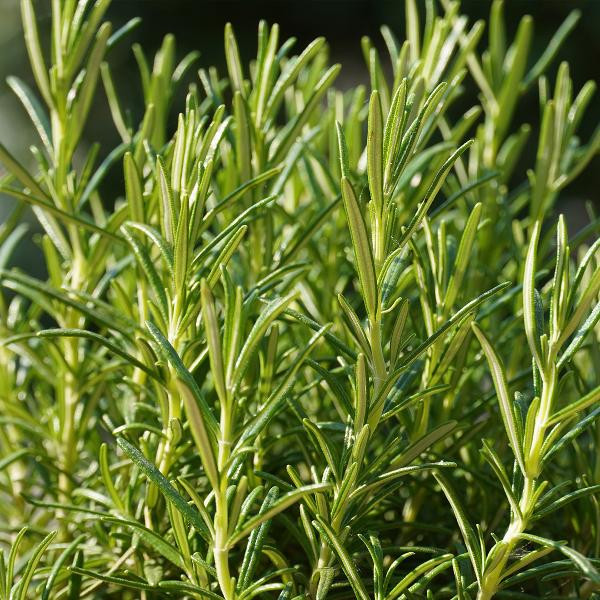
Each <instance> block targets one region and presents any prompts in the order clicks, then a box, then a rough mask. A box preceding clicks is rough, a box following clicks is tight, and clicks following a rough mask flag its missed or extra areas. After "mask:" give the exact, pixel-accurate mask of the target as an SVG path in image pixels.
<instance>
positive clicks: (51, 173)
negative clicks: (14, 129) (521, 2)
mask: <svg viewBox="0 0 600 600" xmlns="http://www.w3.org/2000/svg"><path fill="white" fill-rule="evenodd" d="M108 4H109V0H96V2H94V3H92V2H90V0H78V1H76V0H53V1H52V3H51V12H52V19H51V35H50V47H49V48H48V49H47V48H45V47H43V44H42V43H41V42H40V35H39V32H38V24H39V21H38V19H37V18H36V14H35V12H34V7H33V3H32V0H22V1H21V10H22V17H23V27H24V34H25V41H26V46H27V51H28V54H29V58H30V62H31V67H32V72H33V76H34V79H35V83H36V87H37V90H36V91H32V90H31V89H30V88H29V87H28V86H27V85H26V84H25V83H24V82H23V81H21V80H19V79H17V78H14V77H13V78H9V80H8V84H9V85H10V87H11V88H12V89H13V91H14V92H15V93H16V95H17V96H18V97H19V99H20V100H21V102H22V104H23V106H24V108H25V110H26V111H27V113H28V114H29V116H30V118H31V122H32V124H33V126H34V127H35V129H36V130H37V133H38V134H39V140H40V143H39V146H37V147H34V148H32V149H31V150H32V154H33V159H34V160H32V165H33V166H32V167H31V168H27V167H26V166H24V164H22V163H21V162H20V161H18V160H17V159H16V158H15V157H14V152H12V153H11V151H9V150H8V149H7V148H6V147H5V146H4V145H0V163H1V164H2V165H3V167H4V168H5V174H4V176H3V177H2V178H1V179H0V192H1V193H2V194H3V195H5V196H11V197H13V198H14V199H16V203H15V209H14V212H13V214H12V216H11V217H10V218H9V219H8V220H7V221H6V222H5V223H4V224H3V225H2V227H1V228H0V242H1V246H0V269H1V270H0V283H1V285H2V291H1V293H0V545H1V546H3V547H4V549H3V551H2V553H0V599H2V600H8V599H9V598H10V599H13V598H14V599H24V598H43V599H50V598H57V599H63V598H64V599H76V598H124V599H127V598H142V599H146V600H151V599H155V598H198V599H201V598H223V599H225V600H250V599H251V598H279V599H280V600H284V599H288V598H289V599H292V598H310V599H313V600H316V599H319V600H321V599H325V598H330V599H336V598H339V599H342V598H359V599H361V600H368V599H374V600H395V599H406V600H410V599H412V598H436V599H438V598H439V599H444V598H447V599H456V600H468V599H473V600H474V599H475V598H477V599H478V600H487V599H490V598H492V597H498V598H592V597H594V595H597V594H598V590H600V574H599V573H598V570H597V569H598V566H599V565H600V504H599V496H598V492H599V490H600V458H599V454H598V447H597V445H598V443H600V422H599V420H598V416H599V414H600V407H599V401H600V344H599V341H600V328H599V327H598V326H597V322H598V319H599V318H600V304H599V303H598V300H599V291H600V253H599V248H600V242H599V241H594V240H595V239H596V238H595V236H596V233H597V231H598V230H599V229H600V219H597V218H596V217H595V215H594V214H593V211H590V221H589V225H587V226H586V227H585V228H584V229H583V230H582V231H580V232H578V233H577V235H575V236H571V237H569V234H568V232H567V227H566V223H565V219H564V218H563V217H561V216H557V214H556V212H555V207H556V203H557V199H558V197H559V195H560V193H561V191H562V190H563V189H564V188H565V187H566V186H568V185H569V183H570V182H571V181H572V180H573V179H574V178H576V177H577V176H578V175H579V173H580V172H581V171H582V170H583V169H584V168H585V167H586V165H588V164H589V162H590V160H591V159H592V158H593V157H594V155H595V154H596V153H597V152H598V150H599V149H600V129H598V130H596V132H595V133H592V134H589V133H586V132H579V129H580V127H579V126H580V123H581V120H582V117H583V115H584V112H585V110H586V108H587V106H588V104H589V102H590V100H591V99H592V95H593V92H594V87H595V86H594V83H593V82H590V83H587V84H586V85H585V86H583V88H582V89H581V90H578V89H573V85H572V81H571V78H570V75H569V67H568V65H567V64H564V63H563V64H561V65H560V66H558V68H555V66H554V65H555V58H556V57H557V55H558V54H559V53H560V47H561V45H562V43H563V42H564V40H565V38H566V37H567V36H568V35H569V33H570V32H571V30H572V29H573V28H574V26H575V25H576V22H577V19H578V15H577V14H575V13H573V14H572V15H570V16H569V17H568V18H567V20H566V21H565V23H564V24H563V25H562V27H561V28H560V29H559V30H558V31H557V32H556V35H555V36H554V38H553V39H551V40H548V44H547V46H546V48H545V50H544V52H543V53H542V54H541V55H539V56H534V55H532V52H531V51H530V41H531V37H532V27H533V23H532V20H531V18H530V17H527V16H525V17H523V19H522V20H521V22H520V24H519V26H518V30H517V31H516V34H515V36H514V39H509V38H511V37H512V36H509V35H508V34H507V32H506V30H505V24H504V19H503V14H502V1H501V0H496V1H495V2H494V3H493V4H492V5H491V13H490V19H489V27H488V28H487V29H488V33H484V30H485V29H486V26H485V24H484V23H482V22H476V23H473V24H471V23H469V20H468V18H467V17H465V16H463V15H461V13H460V6H459V2H457V1H451V0H441V2H440V3H436V2H434V1H433V0H427V1H426V2H424V3H420V2H419V3H418V2H416V0H406V2H405V4H406V23H407V27H406V32H396V33H394V32H392V31H391V30H390V29H388V28H385V27H384V28H382V34H383V40H384V42H385V46H386V47H387V54H386V56H385V57H384V56H383V55H382V53H381V52H380V51H378V50H377V48H376V46H375V45H374V44H373V42H372V41H371V40H369V39H367V38H365V39H363V40H362V50H363V53H364V57H365V60H366V63H367V67H368V72H369V75H370V83H369V86H368V87H367V86H365V87H363V86H360V87H357V88H356V89H351V90H348V91H341V90H338V89H336V88H335V87H334V81H335V79H336V76H337V74H338V72H339V70H340V66H339V65H333V66H330V65H329V63H328V48H327V44H326V42H325V40H324V39H322V38H318V39H316V40H314V42H312V43H311V44H309V45H308V46H307V47H306V48H296V46H295V43H294V40H293V39H292V40H287V41H283V42H281V41H280V39H279V29H278V27H277V25H272V26H269V25H267V24H266V23H264V22H261V23H260V25H259V30H258V51H257V55H256V58H255V59H254V60H252V61H249V62H246V61H243V60H241V58H240V55H239V51H238V47H237V44H236V39H235V36H234V33H233V30H232V28H231V27H230V26H228V27H227V28H226V30H225V56H226V64H227V69H226V71H227V72H226V73H219V72H218V71H217V69H215V68H213V67H210V68H200V70H199V72H198V75H199V78H198V77H196V76H195V75H192V71H191V70H192V69H195V68H196V65H197V58H198V57H197V56H196V54H191V55H188V56H186V57H185V58H183V60H181V61H180V62H177V61H176V59H175V55H176V52H175V42H174V39H173V38H172V37H171V36H167V37H166V38H165V40H164V44H163V45H162V47H161V48H160V50H159V51H158V53H157V54H156V56H155V57H154V58H153V60H150V59H149V58H148V57H147V56H145V54H144V52H143V51H142V49H141V48H140V47H138V46H134V48H133V52H134V54H135V58H136V60H137V64H138V67H139V74H140V80H141V87H142V89H143V95H144V99H145V111H144V113H143V114H142V115H135V114H132V111H131V110H127V107H125V106H122V105H121V102H120V100H119V91H118V89H116V85H115V83H114V80H113V77H112V75H111V68H110V51H111V48H113V47H114V46H115V44H123V43H127V42H126V39H127V36H128V33H129V31H130V29H131V28H132V27H134V26H135V25H136V24H137V21H132V22H130V23H128V24H127V25H126V26H125V27H123V28H121V29H120V30H118V31H116V32H113V31H112V30H111V25H110V23H108V22H104V15H105V12H106V10H107V8H108ZM41 37H42V38H43V37H44V36H41ZM44 39H45V38H44ZM486 40H487V41H486ZM482 46H486V47H487V48H486V49H485V50H484V51H482V50H481V48H482ZM189 81H192V83H191V84H189V91H188V93H187V97H186V100H185V105H184V106H173V104H175V101H174V98H176V97H177V95H176V92H177V89H178V88H179V87H180V86H182V85H188V82H189ZM536 88H537V91H536ZM369 89H370V91H369ZM527 93H530V94H535V93H539V98H540V115H541V116H540V119H539V127H538V125H536V124H534V126H533V127H530V125H529V124H527V123H524V122H522V116H521V115H519V102H520V98H521V97H522V96H523V95H524V94H527ZM97 96H102V97H105V98H106V99H107V101H108V105H109V106H110V112H111V114H112V118H113V121H114V127H115V128H116V131H117V132H118V134H119V135H120V137H121V138H122V143H120V144H119V145H118V146H117V147H116V148H114V149H111V150H110V151H107V149H104V148H102V149H100V148H99V147H98V144H95V145H89V144H87V143H86V142H85V141H84V140H85V137H84V135H83V134H84V131H85V126H86V121H88V120H89V118H90V107H91V106H92V101H93V100H94V98H96V97H97ZM469 96H472V97H469ZM459 99H460V102H457V100H459ZM461 106H471V107H470V108H469V109H468V110H466V112H464V113H463V109H462V108H460V110H459V108H458V107H461ZM176 114H179V116H178V118H177V121H176V126H175V127H173V120H172V118H171V116H172V115H176ZM528 144H529V145H533V146H535V147H537V153H536V155H535V157H534V160H533V162H532V164H529V165H527V164H524V163H525V162H527V161H525V160H523V157H524V156H526V155H527V153H526V152H525V150H526V148H527V146H528ZM110 170H113V171H118V172H119V173H120V174H121V175H120V180H121V181H122V183H123V185H122V188H121V189H108V190H107V189H106V186H104V185H103V179H104V178H105V176H106V174H107V173H108V172H109V171H110ZM26 206H29V207H31V209H32V210H33V212H34V213H35V216H36V217H37V219H38V221H39V223H40V225H41V227H42V228H43V232H44V233H43V235H41V236H40V238H39V244H40V247H41V252H43V257H44V259H45V265H46V269H47V279H45V280H40V279H36V278H34V277H32V276H31V275H29V274H27V273H24V272H22V271H20V270H18V269H16V268H13V267H11V261H12V259H13V258H14V254H15V251H16V252H18V249H19V243H20V241H21V240H22V238H23V236H25V235H27V229H26V226H25V225H24V224H22V223H20V221H21V215H22V213H23V210H24V208H25V207H26Z"/></svg>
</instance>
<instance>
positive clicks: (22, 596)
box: [15, 531, 56, 600]
mask: <svg viewBox="0 0 600 600" xmlns="http://www.w3.org/2000/svg"><path fill="white" fill-rule="evenodd" d="M55 537H56V531H53V532H52V533H49V534H48V535H47V536H46V537H45V538H44V539H43V540H42V541H41V542H40V543H39V544H38V545H37V546H36V547H35V549H34V550H33V553H32V555H31V557H30V558H29V560H28V561H27V564H26V565H25V570H24V571H23V575H22V576H21V579H20V580H19V584H18V592H17V593H16V595H15V598H16V599H17V600H26V599H27V596H28V594H27V591H28V589H29V584H30V583H31V580H32V579H33V576H34V574H35V570H36V568H37V566H38V564H39V562H40V560H41V559H42V555H43V554H44V552H45V551H46V548H47V547H48V546H49V545H50V544H51V542H52V540H53V539H54V538H55Z"/></svg>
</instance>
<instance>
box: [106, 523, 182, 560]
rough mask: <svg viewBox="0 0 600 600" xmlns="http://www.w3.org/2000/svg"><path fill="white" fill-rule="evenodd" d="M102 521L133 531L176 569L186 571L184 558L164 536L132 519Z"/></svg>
mask: <svg viewBox="0 0 600 600" xmlns="http://www.w3.org/2000/svg"><path fill="white" fill-rule="evenodd" d="M102 521H103V522H105V523H110V524H112V525H119V526H121V527H126V528H128V529H131V530H132V531H133V532H134V533H136V534H137V535H138V536H139V537H140V539H141V540H142V541H143V542H144V543H145V544H146V545H147V546H148V547H150V548H153V549H154V550H156V551H157V552H158V553H159V554H160V555H161V556H163V557H164V558H166V559H167V560H168V561H169V562H171V563H172V564H174V565H175V566H176V567H178V568H180V569H182V570H185V564H184V560H183V556H182V555H181V554H180V552H179V551H178V550H177V548H175V547H174V546H172V545H171V544H169V542H167V541H166V540H165V539H164V538H163V536H162V535H159V534H158V533H155V532H154V531H152V530H151V529H148V528H147V527H145V526H144V525H142V524H141V523H138V522H137V521H133V520H130V519H122V518H119V517H112V516H106V517H103V518H102Z"/></svg>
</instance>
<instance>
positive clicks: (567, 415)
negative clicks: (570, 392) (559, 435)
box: [546, 386, 600, 426]
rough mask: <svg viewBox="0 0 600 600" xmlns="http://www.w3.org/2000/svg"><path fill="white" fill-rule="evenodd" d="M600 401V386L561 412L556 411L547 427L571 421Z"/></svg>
mask: <svg viewBox="0 0 600 600" xmlns="http://www.w3.org/2000/svg"><path fill="white" fill-rule="evenodd" d="M599 400H600V386H598V387H597V388H595V389H593V390H592V391H591V392H589V393H588V394H586V395H585V396H583V397H582V398H579V400H576V401H575V402H571V403H570V404H568V405H567V406H565V407H564V408H562V409H561V410H558V411H556V412H555V413H554V414H553V415H552V416H551V417H550V418H549V419H548V421H547V422H546V425H548V426H550V425H554V424H555V423H561V422H563V421H566V420H567V419H571V418H572V417H574V416H575V415H576V414H577V413H579V412H581V411H582V410H585V409H586V408H588V407H589V406H592V405H593V404H596V402H598V401H599Z"/></svg>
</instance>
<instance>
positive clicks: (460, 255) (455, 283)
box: [444, 202, 481, 310]
mask: <svg viewBox="0 0 600 600" xmlns="http://www.w3.org/2000/svg"><path fill="white" fill-rule="evenodd" d="M480 217H481V202H478V203H477V204H476V205H475V206H474V207H473V210H472V211H471V214H470V215H469V218H468V219H467V223H466V224H465V228H464V230H463V234H462V236H461V238H460V244H459V246H458V251H457V253H456V258H455V260H454V267H453V269H452V275H450V280H449V282H448V287H447V288H446V296H445V297H444V309H446V310H448V309H450V308H451V307H452V306H453V305H454V301H455V300H456V298H457V296H458V293H459V291H460V289H461V286H462V282H463V278H464V276H465V273H466V270H467V266H468V264H469V259H470V258H471V251H472V248H473V242H474V241H475V236H476V234H477V227H478V226H479V219H480Z"/></svg>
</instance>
